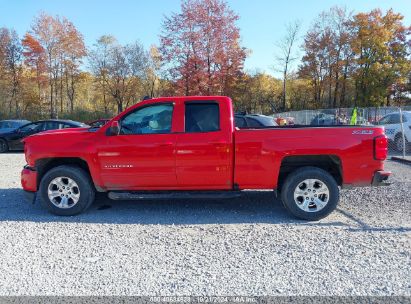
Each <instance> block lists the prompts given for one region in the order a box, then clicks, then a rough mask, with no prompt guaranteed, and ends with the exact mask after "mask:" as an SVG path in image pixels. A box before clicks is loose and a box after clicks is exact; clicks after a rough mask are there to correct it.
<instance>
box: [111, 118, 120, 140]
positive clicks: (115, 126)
mask: <svg viewBox="0 0 411 304" xmlns="http://www.w3.org/2000/svg"><path fill="white" fill-rule="evenodd" d="M109 130H110V135H114V136H115V135H119V134H120V124H119V123H118V121H116V120H115V121H113V122H112V123H111V125H110V128H109Z"/></svg>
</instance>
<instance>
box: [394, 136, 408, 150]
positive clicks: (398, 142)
mask: <svg viewBox="0 0 411 304" xmlns="http://www.w3.org/2000/svg"><path fill="white" fill-rule="evenodd" d="M404 140H405V144H404V145H403V144H402V133H398V134H397V135H395V140H394V147H395V150H397V151H398V152H402V150H403V149H404V146H405V152H408V150H409V142H408V140H407V139H406V138H405V137H404Z"/></svg>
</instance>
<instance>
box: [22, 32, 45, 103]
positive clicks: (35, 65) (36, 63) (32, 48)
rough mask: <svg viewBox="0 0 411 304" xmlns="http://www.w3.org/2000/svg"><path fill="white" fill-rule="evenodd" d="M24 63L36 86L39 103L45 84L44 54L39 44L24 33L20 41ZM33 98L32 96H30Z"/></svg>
mask: <svg viewBox="0 0 411 304" xmlns="http://www.w3.org/2000/svg"><path fill="white" fill-rule="evenodd" d="M22 46H23V56H24V58H25V60H24V62H25V64H26V66H27V67H29V68H30V69H31V71H32V73H33V74H34V77H33V78H34V81H35V83H36V85H37V100H38V102H39V103H40V102H41V99H42V98H41V96H42V91H43V88H44V86H45V85H46V84H47V76H46V75H45V74H46V72H47V67H46V53H45V51H44V49H43V47H42V46H41V45H40V42H39V41H38V40H37V39H36V38H34V37H33V36H32V35H30V34H29V33H26V34H25V35H24V37H23V40H22ZM31 96H33V94H31Z"/></svg>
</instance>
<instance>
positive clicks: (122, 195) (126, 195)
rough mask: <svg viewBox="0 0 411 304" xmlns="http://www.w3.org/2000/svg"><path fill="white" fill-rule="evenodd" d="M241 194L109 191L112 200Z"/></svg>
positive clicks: (239, 194)
mask: <svg viewBox="0 0 411 304" xmlns="http://www.w3.org/2000/svg"><path fill="white" fill-rule="evenodd" d="M240 196H241V191H158V192H148V191H145V192H120V191H119V192H109V193H108V197H109V198H110V199H112V200H116V201H119V200H162V199H191V198H196V199H228V198H236V197H240Z"/></svg>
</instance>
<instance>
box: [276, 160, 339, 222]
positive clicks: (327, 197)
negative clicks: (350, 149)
mask: <svg viewBox="0 0 411 304" xmlns="http://www.w3.org/2000/svg"><path fill="white" fill-rule="evenodd" d="M281 199H282V201H283V204H284V206H285V208H286V209H287V210H288V211H289V212H291V213H292V214H293V215H294V216H296V217H298V218H300V219H304V220H309V221H316V220H319V219H322V218H324V217H326V216H327V215H328V214H330V213H331V212H332V211H334V210H335V208H337V204H338V201H339V199H340V192H339V189H338V185H337V183H336V181H335V179H334V177H333V176H331V175H330V174H329V173H328V172H326V171H324V170H323V169H320V168H316V167H303V168H301V169H297V170H296V171H294V172H292V173H290V174H289V175H288V176H287V179H286V180H285V182H284V184H283V186H282V189H281Z"/></svg>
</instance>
